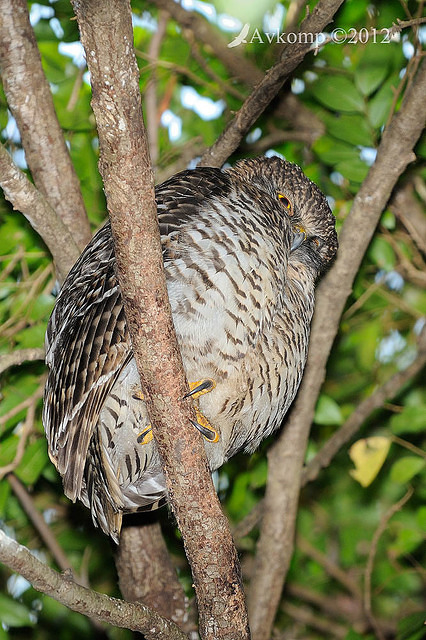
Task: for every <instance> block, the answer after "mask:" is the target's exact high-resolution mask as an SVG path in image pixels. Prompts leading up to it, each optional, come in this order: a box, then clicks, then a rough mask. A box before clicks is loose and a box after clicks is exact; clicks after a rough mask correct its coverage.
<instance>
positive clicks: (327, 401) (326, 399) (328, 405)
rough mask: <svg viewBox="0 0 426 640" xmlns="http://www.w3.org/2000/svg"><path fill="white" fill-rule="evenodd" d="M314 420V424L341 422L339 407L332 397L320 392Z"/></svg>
mask: <svg viewBox="0 0 426 640" xmlns="http://www.w3.org/2000/svg"><path fill="white" fill-rule="evenodd" d="M314 422H315V423H316V424H327V425H339V424H342V422H343V417H342V413H341V411H340V407H339V405H338V404H337V402H336V401H335V400H333V398H330V396H326V395H325V394H323V393H322V394H321V395H320V397H319V398H318V402H317V406H316V409H315V416H314Z"/></svg>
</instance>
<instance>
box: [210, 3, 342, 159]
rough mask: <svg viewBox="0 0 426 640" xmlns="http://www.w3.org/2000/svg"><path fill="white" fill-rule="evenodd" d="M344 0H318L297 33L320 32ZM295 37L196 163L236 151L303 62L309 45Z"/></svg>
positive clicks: (316, 33)
mask: <svg viewBox="0 0 426 640" xmlns="http://www.w3.org/2000/svg"><path fill="white" fill-rule="evenodd" d="M342 2H343V0H319V2H318V4H317V5H316V6H315V8H314V10H313V11H312V13H311V14H310V15H308V16H307V17H306V18H305V19H304V20H303V22H302V24H301V25H300V30H299V32H298V33H301V34H313V36H314V39H315V36H317V35H318V33H320V32H321V31H322V30H323V29H324V27H325V26H327V24H328V23H329V22H330V21H331V20H332V19H333V16H334V14H335V13H336V11H337V10H338V8H339V7H340V5H341V4H342ZM303 40H304V39H303V38H296V43H295V44H291V45H289V44H286V45H284V47H283V49H282V55H281V59H280V61H279V62H278V63H277V64H275V65H274V66H273V67H271V69H269V71H268V72H267V73H266V74H265V76H264V77H263V78H262V80H261V81H260V82H259V84H257V86H256V87H255V89H254V90H253V92H252V93H251V94H250V95H249V97H248V98H247V100H246V101H245V102H244V104H243V106H242V107H241V109H240V110H239V111H238V112H237V114H236V115H235V118H234V119H233V120H232V121H231V122H230V123H229V124H228V126H227V127H226V128H225V130H224V131H223V133H222V134H221V135H220V136H219V138H218V139H217V140H216V142H215V143H214V144H213V145H212V146H211V147H210V148H209V149H207V151H206V152H205V153H204V154H203V156H202V158H201V160H200V163H199V166H210V167H221V166H222V164H223V163H224V162H225V160H226V159H227V158H228V157H229V156H230V155H231V154H232V153H233V152H234V151H235V149H236V148H237V147H238V145H239V144H240V142H241V140H242V139H243V137H244V136H245V135H246V134H247V133H248V131H249V130H250V128H251V127H252V125H253V124H254V123H255V122H256V120H257V119H258V118H259V116H260V115H261V114H262V113H263V111H264V110H265V109H266V107H267V106H268V105H269V104H270V102H271V101H272V100H273V99H274V98H275V96H276V95H277V94H278V92H279V91H280V89H281V87H282V86H283V84H284V82H285V81H286V80H287V78H288V77H289V75H290V73H291V72H292V71H294V69H295V68H296V67H297V66H298V65H299V64H300V63H301V62H302V60H303V58H304V57H305V55H306V54H307V53H308V52H309V50H310V49H311V44H312V43H311V42H309V40H310V39H309V38H305V42H304V41H303Z"/></svg>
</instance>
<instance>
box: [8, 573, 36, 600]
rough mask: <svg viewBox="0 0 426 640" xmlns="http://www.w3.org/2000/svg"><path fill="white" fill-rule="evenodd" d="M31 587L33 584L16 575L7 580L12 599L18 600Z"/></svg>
mask: <svg viewBox="0 0 426 640" xmlns="http://www.w3.org/2000/svg"><path fill="white" fill-rule="evenodd" d="M30 587H31V583H29V582H28V580H26V579H25V578H23V577H22V576H18V574H16V573H14V574H13V575H12V576H10V578H8V580H7V590H8V592H9V593H10V595H11V596H12V598H15V599H18V598H20V597H21V596H22V594H24V593H25V591H27V590H28V589H29V588H30Z"/></svg>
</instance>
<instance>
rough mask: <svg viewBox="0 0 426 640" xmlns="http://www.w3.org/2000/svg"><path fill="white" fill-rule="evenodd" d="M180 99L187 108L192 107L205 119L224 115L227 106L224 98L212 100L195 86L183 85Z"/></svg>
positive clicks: (213, 118)
mask: <svg viewBox="0 0 426 640" xmlns="http://www.w3.org/2000/svg"><path fill="white" fill-rule="evenodd" d="M180 100H181V103H182V105H183V106H184V107H185V108H186V109H191V110H192V111H194V112H195V113H196V114H197V115H198V116H200V118H202V119H203V120H215V119H216V118H218V117H219V116H221V115H222V113H223V110H224V109H225V107H226V103H225V101H224V100H217V101H216V102H215V101H214V100H211V98H207V97H205V96H200V94H199V93H198V92H197V91H196V90H195V89H194V88H193V87H182V89H181V91H180Z"/></svg>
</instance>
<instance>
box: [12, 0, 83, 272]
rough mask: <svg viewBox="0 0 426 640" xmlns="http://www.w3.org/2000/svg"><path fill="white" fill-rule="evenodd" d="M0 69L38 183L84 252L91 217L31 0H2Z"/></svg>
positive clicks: (23, 144) (36, 183) (38, 186)
mask: <svg viewBox="0 0 426 640" xmlns="http://www.w3.org/2000/svg"><path fill="white" fill-rule="evenodd" d="M0 69H1V75H2V80H3V88H4V91H5V94H6V97H7V100H8V104H9V108H10V110H11V112H12V114H13V116H14V118H15V120H16V122H17V125H18V128H19V131H20V134H21V140H22V146H23V147H24V150H25V157H26V160H27V163H28V166H29V168H30V170H31V174H32V176H33V179H34V183H35V185H36V187H37V188H38V189H39V190H40V191H41V193H42V194H43V195H44V196H45V198H46V199H47V201H48V202H49V203H50V205H51V207H52V208H53V209H54V210H55V212H56V214H57V215H58V216H59V217H60V218H61V220H62V221H63V223H64V224H65V226H66V227H67V228H68V229H69V230H70V231H71V232H72V234H73V237H74V242H75V243H76V244H77V246H78V247H79V249H80V250H82V249H83V248H84V247H85V245H86V244H87V243H88V242H89V240H90V238H91V232H90V226H89V221H88V219H87V215H86V211H85V208H84V203H83V198H82V195H81V191H80V185H79V181H78V178H77V175H76V173H75V171H74V167H73V165H72V163H71V159H70V156H69V153H68V149H67V147H66V144H65V140H64V137H63V135H62V131H61V127H60V125H59V122H58V119H57V117H56V113H55V109H54V106H53V100H52V95H51V92H50V87H49V83H48V81H47V79H46V76H45V74H44V71H43V68H42V65H41V58H40V53H39V50H38V48H37V42H36V40H35V37H34V32H33V30H32V27H31V25H30V21H29V16H28V4H27V2H26V0H0ZM62 271H64V268H62Z"/></svg>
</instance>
